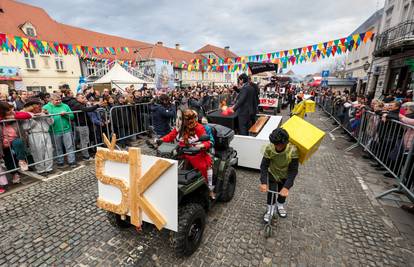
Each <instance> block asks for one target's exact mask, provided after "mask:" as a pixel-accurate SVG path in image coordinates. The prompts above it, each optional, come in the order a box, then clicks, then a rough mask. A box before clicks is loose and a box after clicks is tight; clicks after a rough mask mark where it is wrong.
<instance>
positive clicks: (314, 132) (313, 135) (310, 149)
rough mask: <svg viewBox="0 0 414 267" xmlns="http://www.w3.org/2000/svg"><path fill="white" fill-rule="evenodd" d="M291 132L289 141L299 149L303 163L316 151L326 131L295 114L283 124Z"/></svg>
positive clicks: (300, 159) (300, 160)
mask: <svg viewBox="0 0 414 267" xmlns="http://www.w3.org/2000/svg"><path fill="white" fill-rule="evenodd" d="M282 128H283V129H285V130H286V131H287V132H288V133H289V141H290V142H291V143H292V144H294V145H296V146H297V147H298V149H299V162H300V163H301V164H303V163H304V162H305V161H306V160H308V159H309V158H310V157H311V156H312V154H313V153H315V152H316V151H317V150H318V148H319V145H320V144H321V142H322V139H323V137H324V136H325V132H324V131H322V130H320V129H318V128H316V127H315V126H313V125H312V124H310V123H309V122H307V121H305V120H303V119H301V118H300V117H298V116H293V117H292V118H290V119H289V120H288V121H287V122H285V123H284V124H283V125H282Z"/></svg>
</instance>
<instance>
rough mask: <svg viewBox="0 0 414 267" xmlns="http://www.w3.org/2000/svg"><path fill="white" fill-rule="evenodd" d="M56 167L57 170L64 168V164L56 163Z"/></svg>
mask: <svg viewBox="0 0 414 267" xmlns="http://www.w3.org/2000/svg"><path fill="white" fill-rule="evenodd" d="M57 167H58V169H62V168H64V167H65V164H64V163H58V164H57Z"/></svg>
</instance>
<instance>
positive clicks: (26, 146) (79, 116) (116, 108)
mask: <svg viewBox="0 0 414 267" xmlns="http://www.w3.org/2000/svg"><path fill="white" fill-rule="evenodd" d="M237 91H238V89H237V87H231V88H230V87H227V86H220V87H219V86H215V87H205V86H192V87H186V88H176V89H174V90H171V91H169V92H167V93H162V94H160V93H156V92H155V91H154V90H152V89H149V88H147V86H146V85H145V84H144V85H143V86H142V87H141V88H138V89H135V87H134V86H133V85H131V86H129V87H126V88H124V89H119V88H118V89H117V88H112V90H110V89H107V88H105V89H103V90H102V91H101V92H100V91H98V90H96V89H94V88H92V87H86V88H84V90H83V91H82V92H78V93H76V94H75V93H74V92H73V91H72V90H71V89H70V88H69V86H68V85H63V86H62V87H61V88H60V89H59V90H55V91H53V93H42V92H40V93H36V94H35V93H33V92H31V91H25V90H20V91H15V90H11V91H10V92H9V94H8V95H6V94H1V93H0V140H2V143H1V144H0V193H4V192H5V190H6V188H7V185H9V184H14V183H19V182H20V175H19V172H18V170H19V169H20V170H22V171H27V170H28V169H29V166H30V169H31V170H33V171H36V172H37V173H38V174H41V175H48V174H49V173H51V172H53V171H54V169H56V167H57V168H63V167H65V166H68V167H71V168H75V167H77V166H78V163H79V161H80V160H88V159H90V158H92V157H93V154H94V152H95V147H96V146H97V145H99V144H101V143H102V133H106V134H110V133H112V132H113V133H115V134H116V135H117V137H118V138H119V139H120V140H119V145H120V146H121V147H125V146H127V145H128V142H129V141H130V140H131V137H133V136H134V135H136V134H137V133H142V132H145V131H146V130H148V127H149V126H153V127H154V130H155V132H156V134H157V135H158V136H163V135H165V134H166V133H168V132H169V131H170V129H171V128H170V126H171V125H172V123H173V120H174V119H175V116H176V111H177V109H178V108H181V109H186V108H191V109H193V110H195V111H196V112H198V114H200V115H204V114H205V113H206V112H208V111H210V110H213V109H217V108H219V107H220V106H221V105H231V104H233V103H234V101H235V99H236V96H237ZM111 109H113V111H112V112H110V110H111ZM111 124H112V125H111ZM123 137H126V138H123ZM128 137H129V138H128ZM65 159H66V161H67V165H65ZM31 163H35V164H31ZM5 173H7V174H5Z"/></svg>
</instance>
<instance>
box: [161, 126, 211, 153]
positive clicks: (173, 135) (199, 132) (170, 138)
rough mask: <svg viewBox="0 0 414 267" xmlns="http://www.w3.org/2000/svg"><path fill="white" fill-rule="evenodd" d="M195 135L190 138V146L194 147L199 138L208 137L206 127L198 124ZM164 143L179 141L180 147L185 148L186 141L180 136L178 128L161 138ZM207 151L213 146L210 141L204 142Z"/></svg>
mask: <svg viewBox="0 0 414 267" xmlns="http://www.w3.org/2000/svg"><path fill="white" fill-rule="evenodd" d="M195 134H196V136H191V137H190V138H189V140H188V141H189V145H193V144H194V143H197V142H198V140H199V138H200V137H201V136H203V135H206V134H207V133H206V130H205V129H204V126H203V125H202V124H200V123H197V126H196V128H195ZM161 139H162V141H163V142H167V143H172V142H174V141H178V142H179V145H180V146H185V144H184V140H183V138H182V136H178V131H177V129H176V128H174V129H173V130H172V131H171V132H170V133H169V134H167V135H166V136H164V137H162V138H161ZM202 143H203V145H204V147H205V149H206V150H208V149H209V148H210V146H211V143H210V141H204V142H202Z"/></svg>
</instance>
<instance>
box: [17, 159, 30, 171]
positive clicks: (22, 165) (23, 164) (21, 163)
mask: <svg viewBox="0 0 414 267" xmlns="http://www.w3.org/2000/svg"><path fill="white" fill-rule="evenodd" d="M19 167H20V169H21V170H22V171H24V172H25V171H27V170H29V166H27V162H26V161H25V160H19Z"/></svg>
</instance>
